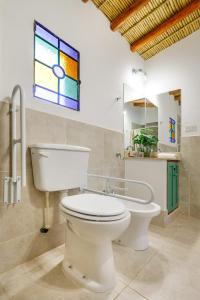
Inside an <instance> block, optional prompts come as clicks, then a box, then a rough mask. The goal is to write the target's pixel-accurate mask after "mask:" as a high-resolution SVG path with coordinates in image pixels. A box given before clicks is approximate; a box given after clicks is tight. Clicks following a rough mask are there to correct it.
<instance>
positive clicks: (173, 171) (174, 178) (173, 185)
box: [167, 162, 179, 213]
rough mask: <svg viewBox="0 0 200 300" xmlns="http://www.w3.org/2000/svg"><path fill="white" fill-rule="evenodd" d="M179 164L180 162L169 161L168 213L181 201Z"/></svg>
mask: <svg viewBox="0 0 200 300" xmlns="http://www.w3.org/2000/svg"><path fill="white" fill-rule="evenodd" d="M178 189H179V165H178V162H168V163H167V209H168V213H170V212H172V211H173V210H175V209H176V208H177V207H178V201H179V192H178Z"/></svg>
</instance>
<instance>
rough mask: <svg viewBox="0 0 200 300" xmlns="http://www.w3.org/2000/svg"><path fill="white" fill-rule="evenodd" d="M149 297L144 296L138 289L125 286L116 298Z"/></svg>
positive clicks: (123, 299)
mask: <svg viewBox="0 0 200 300" xmlns="http://www.w3.org/2000/svg"><path fill="white" fill-rule="evenodd" d="M146 299H147V298H144V297H143V296H141V295H140V294H138V293H137V292H136V291H134V290H132V289H131V288H129V287H127V288H125V289H124V290H123V291H122V292H121V293H120V295H119V296H118V297H117V298H116V300H146Z"/></svg>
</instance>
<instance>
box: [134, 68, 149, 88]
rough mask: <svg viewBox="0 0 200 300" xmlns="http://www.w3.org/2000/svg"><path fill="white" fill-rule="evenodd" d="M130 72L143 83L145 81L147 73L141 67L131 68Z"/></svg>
mask: <svg viewBox="0 0 200 300" xmlns="http://www.w3.org/2000/svg"><path fill="white" fill-rule="evenodd" d="M132 74H133V76H134V77H136V78H137V80H139V81H140V82H141V83H143V84H144V83H145V82H146V81H147V73H146V72H144V71H143V70H142V69H132Z"/></svg>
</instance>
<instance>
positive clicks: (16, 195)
mask: <svg viewBox="0 0 200 300" xmlns="http://www.w3.org/2000/svg"><path fill="white" fill-rule="evenodd" d="M18 91H19V95H20V138H19V139H17V118H16V113H17V111H18V110H17V105H16V97H15V96H16V94H17V92H18ZM10 104H11V109H10V112H11V123H12V125H11V143H12V145H11V147H12V174H11V177H4V182H3V187H4V192H3V202H4V203H5V204H14V203H17V202H20V201H21V187H24V186H25V185H26V138H25V106H24V95H23V90H22V88H21V86H20V85H16V86H15V87H14V89H13V91H12V95H11V99H10ZM19 143H20V144H21V176H17V144H19Z"/></svg>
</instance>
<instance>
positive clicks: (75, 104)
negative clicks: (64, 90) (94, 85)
mask: <svg viewBox="0 0 200 300" xmlns="http://www.w3.org/2000/svg"><path fill="white" fill-rule="evenodd" d="M59 97H60V98H59V104H60V105H63V106H66V107H68V108H71V109H74V110H79V101H75V100H72V99H69V98H67V97H64V96H61V95H60V96H59Z"/></svg>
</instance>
